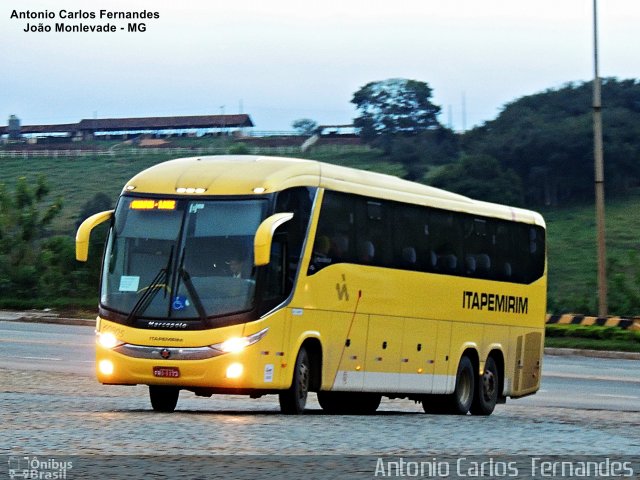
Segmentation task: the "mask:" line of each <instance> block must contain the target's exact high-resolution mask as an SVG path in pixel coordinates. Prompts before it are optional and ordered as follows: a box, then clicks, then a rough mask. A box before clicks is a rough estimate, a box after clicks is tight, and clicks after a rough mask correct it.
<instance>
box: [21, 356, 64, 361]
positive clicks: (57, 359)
mask: <svg viewBox="0 0 640 480" xmlns="http://www.w3.org/2000/svg"><path fill="white" fill-rule="evenodd" d="M16 358H24V359H26V360H53V361H54V362H60V361H62V359H61V358H54V357H20V356H18V357H16Z"/></svg>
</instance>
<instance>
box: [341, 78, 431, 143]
mask: <svg viewBox="0 0 640 480" xmlns="http://www.w3.org/2000/svg"><path fill="white" fill-rule="evenodd" d="M431 95H432V90H431V87H429V85H428V84H427V83H425V82H420V81H417V80H407V79H404V78H392V79H388V80H382V81H377V82H370V83H368V84H366V85H365V86H364V87H361V88H360V89H359V90H358V91H357V92H355V93H354V94H353V98H352V100H351V103H353V104H355V105H356V109H357V110H358V112H359V116H358V117H356V118H355V119H354V126H355V127H356V128H359V129H360V135H361V137H362V138H363V140H364V141H366V142H369V143H373V144H375V145H378V146H381V147H382V148H383V149H384V150H385V152H387V153H388V152H389V151H390V149H391V144H392V142H393V139H394V137H395V136H398V135H412V134H418V133H420V132H424V131H427V130H430V129H434V128H437V127H439V126H440V124H439V122H438V119H437V115H438V114H439V113H440V107H438V106H436V105H434V104H433V103H431Z"/></svg>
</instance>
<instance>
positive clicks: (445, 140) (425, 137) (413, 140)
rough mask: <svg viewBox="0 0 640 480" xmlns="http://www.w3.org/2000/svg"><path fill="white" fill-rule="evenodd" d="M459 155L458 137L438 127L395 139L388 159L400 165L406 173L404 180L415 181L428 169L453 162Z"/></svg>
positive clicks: (446, 129)
mask: <svg viewBox="0 0 640 480" xmlns="http://www.w3.org/2000/svg"><path fill="white" fill-rule="evenodd" d="M459 155H460V150H459V146H458V137H457V136H456V134H455V133H454V132H453V131H452V130H450V129H448V128H445V127H442V126H440V127H437V128H435V129H432V130H426V131H424V132H421V133H419V134H417V135H411V136H403V135H400V136H397V137H395V138H394V139H393V141H392V142H391V145H390V152H389V159H390V160H391V161H393V162H397V163H401V164H402V166H403V167H404V169H405V171H406V172H407V173H406V175H405V176H404V178H406V179H407V180H411V181H417V180H420V179H421V178H422V177H423V176H424V175H425V172H426V171H427V170H428V169H429V168H430V167H432V166H435V165H444V164H449V163H452V162H455V161H456V160H457V159H458V157H459Z"/></svg>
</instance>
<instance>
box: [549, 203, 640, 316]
mask: <svg viewBox="0 0 640 480" xmlns="http://www.w3.org/2000/svg"><path fill="white" fill-rule="evenodd" d="M541 213H542V214H543V215H544V217H545V220H546V222H547V246H548V255H549V308H548V310H549V311H550V312H553V313H567V312H576V313H583V314H595V312H596V311H597V306H596V298H597V284H596V278H597V257H596V227H595V213H594V206H593V205H578V206H572V207H564V208H557V209H553V210H543V211H542V212H541ZM606 243H607V258H608V263H609V282H608V283H609V297H610V298H609V303H610V313H612V314H617V315H630V316H633V315H639V314H640V311H625V310H627V309H628V308H629V307H625V305H624V302H622V300H621V299H618V298H617V296H619V294H620V291H617V290H616V289H615V288H614V287H615V286H616V285H614V284H613V282H612V279H613V277H614V276H616V275H618V276H621V277H622V278H618V280H619V281H622V282H625V283H626V284H628V285H629V286H630V288H631V289H635V290H638V285H637V284H636V285H635V286H634V283H635V282H636V280H635V278H634V277H635V276H637V275H639V274H640V272H638V271H637V268H638V267H637V265H634V261H633V256H634V255H638V254H639V253H640V194H638V193H637V192H636V193H634V194H632V195H630V196H629V197H627V198H624V199H622V198H620V199H613V200H608V201H607V206H606ZM634 252H635V253H634Z"/></svg>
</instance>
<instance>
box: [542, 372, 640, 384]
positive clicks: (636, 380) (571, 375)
mask: <svg viewBox="0 0 640 480" xmlns="http://www.w3.org/2000/svg"><path fill="white" fill-rule="evenodd" d="M544 377H547V378H573V379H576V380H600V381H604V382H624V383H640V378H626V377H604V376H599V375H583V374H580V373H544V372H542V378H543V379H544Z"/></svg>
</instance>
